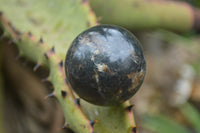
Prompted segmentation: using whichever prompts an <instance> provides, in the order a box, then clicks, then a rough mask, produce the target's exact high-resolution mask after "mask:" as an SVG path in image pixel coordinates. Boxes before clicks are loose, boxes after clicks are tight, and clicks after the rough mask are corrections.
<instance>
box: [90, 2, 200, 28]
mask: <svg viewBox="0 0 200 133" xmlns="http://www.w3.org/2000/svg"><path fill="white" fill-rule="evenodd" d="M90 3H91V6H92V7H93V9H94V11H95V13H96V15H97V16H99V17H101V18H102V21H101V22H102V23H112V24H116V25H121V26H124V27H128V28H132V29H135V30H143V29H145V30H146V29H154V28H163V29H168V30H172V31H177V32H187V31H189V30H191V29H196V30H198V29H200V24H199V22H200V21H199V20H200V17H198V16H200V13H199V10H196V9H194V8H193V7H191V6H190V5H189V4H187V3H184V2H174V1H163V0H123V1H121V0H109V1H107V0H91V1H90Z"/></svg>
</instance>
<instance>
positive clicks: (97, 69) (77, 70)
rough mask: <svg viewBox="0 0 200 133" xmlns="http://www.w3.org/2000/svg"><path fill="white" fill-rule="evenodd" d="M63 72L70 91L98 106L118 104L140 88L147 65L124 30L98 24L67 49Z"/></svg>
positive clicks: (134, 41)
mask: <svg viewBox="0 0 200 133" xmlns="http://www.w3.org/2000/svg"><path fill="white" fill-rule="evenodd" d="M65 71H66V76H67V80H68V82H69V84H70V85H71V87H72V88H73V90H74V91H75V92H76V93H77V94H78V95H79V96H80V97H81V98H83V99H85V100H86V101H88V102H90V103H93V104H97V105H117V104H119V103H122V102H124V101H126V100H128V99H129V98H130V97H132V96H133V95H134V94H135V93H136V91H137V90H138V89H139V88H140V86H141V84H142V82H143V79H144V76H145V72H146V62H145V57H144V55H143V51H142V48H141V46H140V43H139V42H138V40H137V39H136V38H135V37H134V36H133V35H132V34H131V33H130V32H128V31H127V30H125V29H123V28H121V27H118V26H111V25H99V26H95V27H92V28H90V29H88V30H86V31H84V32H82V33H81V34H80V35H78V37H76V38H75V40H74V41H73V42H72V45H71V47H70V48H69V50H68V53H67V56H66V61H65Z"/></svg>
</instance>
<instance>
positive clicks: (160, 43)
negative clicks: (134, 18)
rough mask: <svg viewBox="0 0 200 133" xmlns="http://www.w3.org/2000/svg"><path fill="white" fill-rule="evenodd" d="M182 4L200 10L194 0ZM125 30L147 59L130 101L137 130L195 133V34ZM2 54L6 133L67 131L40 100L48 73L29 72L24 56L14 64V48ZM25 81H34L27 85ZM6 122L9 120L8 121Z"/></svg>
mask: <svg viewBox="0 0 200 133" xmlns="http://www.w3.org/2000/svg"><path fill="white" fill-rule="evenodd" d="M176 1H181V0H176ZM182 1H184V0H182ZM185 2H187V3H189V4H191V5H192V6H194V7H196V8H199V7H200V1H199V0H185ZM94 10H95V9H94ZM102 10H103V9H102ZM129 15H131V13H130V14H129ZM97 17H99V18H100V20H99V22H100V23H103V19H104V18H103V17H102V16H101V15H97ZM147 23H148V22H147ZM126 28H128V29H129V30H131V31H132V32H133V33H134V34H135V35H136V36H137V37H138V39H139V40H140V41H141V43H142V45H143V48H144V52H145V55H146V60H147V74H146V78H145V81H144V83H143V85H142V87H141V89H140V90H139V91H138V93H137V94H136V95H135V96H134V97H133V98H132V99H131V102H132V103H133V104H134V105H135V106H134V114H135V119H136V124H137V129H138V132H139V133H200V35H199V34H198V33H197V32H195V29H193V30H190V31H187V32H183V33H177V32H173V31H170V30H167V29H165V30H164V29H160V28H159V29H158V28H155V29H150V30H149V29H148V30H144V29H143V30H142V31H141V30H135V29H133V28H129V27H126ZM7 42H8V40H6V41H5V40H4V41H1V43H7ZM1 54H3V63H4V65H3V68H2V70H3V71H2V73H3V75H5V79H6V82H4V87H2V88H5V89H4V93H5V98H4V99H5V100H4V101H6V104H4V105H3V107H4V112H5V113H4V119H5V121H4V123H5V126H6V129H7V132H8V133H10V132H16V133H17V132H20V133H23V132H24V133H25V132H26V133H29V132H37V133H40V132H41V133H44V132H48V133H51V132H52V133H55V132H69V131H65V130H59V129H58V128H59V127H62V125H63V122H64V120H63V114H62V110H61V109H60V107H59V106H58V105H57V102H56V101H55V100H47V101H44V100H43V99H44V97H45V96H46V95H47V94H48V93H49V88H51V84H48V83H46V84H44V83H41V82H40V80H41V78H42V77H45V76H46V75H47V73H48V72H47V70H45V68H40V69H39V70H38V71H37V72H36V73H34V74H33V73H32V72H31V71H32V68H33V66H34V64H33V63H31V62H29V61H27V60H26V59H24V58H21V59H19V61H16V59H15V57H16V55H17V50H16V47H15V46H13V45H7V46H6V48H5V51H4V52H1ZM0 63H1V62H0ZM13 63H14V64H13ZM13 65H15V66H16V67H15V68H16V69H15V71H14V70H13V69H12V67H9V66H13ZM16 75H17V76H16ZM18 75H20V79H21V80H20V81H18V82H22V83H24V82H25V81H26V84H23V87H21V86H19V85H16V84H15V81H16V80H17V79H19V76H18ZM27 75H28V76H27ZM30 80H31V81H34V82H31V83H30V84H31V85H30V84H29V81H30ZM0 81H2V79H0ZM1 83H2V82H1ZM33 83H34V85H33ZM1 85H2V84H1ZM33 86H34V87H33ZM8 88H9V89H8ZM19 88H20V89H19ZM22 88H23V89H22ZM27 88H29V89H27ZM35 88H37V90H36V92H35ZM33 92H34V93H33ZM25 94H26V95H25ZM0 98H1V96H0ZM13 101H14V102H13ZM33 101H34V102H33ZM0 104H2V103H1V102H0ZM52 105H54V106H52ZM30 107H31V108H30ZM0 111H2V109H1V110H0ZM9 114H12V115H9ZM0 119H1V117H0ZM10 120H12V121H13V122H11V123H10ZM16 121H17V122H16ZM16 123H17V124H16ZM0 124H1V123H0ZM1 125H2V124H1ZM0 128H1V126H0Z"/></svg>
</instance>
